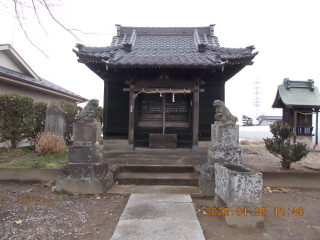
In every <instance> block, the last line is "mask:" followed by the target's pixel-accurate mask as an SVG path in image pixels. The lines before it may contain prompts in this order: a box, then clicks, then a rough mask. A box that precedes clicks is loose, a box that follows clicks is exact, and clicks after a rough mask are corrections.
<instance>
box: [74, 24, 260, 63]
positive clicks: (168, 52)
mask: <svg viewBox="0 0 320 240" xmlns="http://www.w3.org/2000/svg"><path fill="white" fill-rule="evenodd" d="M116 26H117V35H116V36H114V37H113V40H112V43H111V45H110V46H107V47H87V46H84V45H82V44H77V45H76V47H77V48H78V50H75V49H73V51H74V52H75V53H76V54H77V56H78V57H79V58H80V59H81V60H80V59H79V61H82V62H83V61H84V62H103V63H104V64H106V65H107V66H114V67H116V66H119V67H121V66H126V67H130V66H141V67H142V66H145V67H147V66H158V67H161V66H163V67H205V66H207V67H223V66H224V65H225V64H241V63H248V62H250V61H251V60H252V59H253V58H254V57H255V56H256V55H257V54H258V52H253V50H254V47H253V46H248V47H246V48H225V47H221V46H220V44H219V41H218V38H217V37H216V36H214V25H210V26H209V27H187V28H184V27H181V28H150V27H124V26H121V25H116Z"/></svg>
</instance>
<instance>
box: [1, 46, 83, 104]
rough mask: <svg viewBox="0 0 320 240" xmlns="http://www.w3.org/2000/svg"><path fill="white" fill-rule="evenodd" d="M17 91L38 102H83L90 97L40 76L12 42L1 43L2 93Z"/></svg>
mask: <svg viewBox="0 0 320 240" xmlns="http://www.w3.org/2000/svg"><path fill="white" fill-rule="evenodd" d="M11 92H15V93H18V94H20V95H24V96H29V97H32V98H33V99H34V101H36V102H40V101H42V102H46V103H49V102H50V101H56V100H59V99H64V100H66V101H68V102H71V103H74V104H76V103H82V102H86V101H88V99H86V98H84V97H82V96H80V95H78V94H76V93H73V92H71V91H69V90H67V89H65V88H63V87H60V86H58V85H56V84H54V83H52V82H50V81H48V80H45V79H43V78H41V77H39V76H38V75H37V74H36V73H35V72H34V71H33V70H32V69H31V67H30V66H29V65H28V64H27V63H26V62H25V61H24V60H23V59H22V57H21V56H20V55H19V54H18V53H17V52H16V51H15V50H14V48H13V47H12V46H11V45H10V44H0V94H5V93H11Z"/></svg>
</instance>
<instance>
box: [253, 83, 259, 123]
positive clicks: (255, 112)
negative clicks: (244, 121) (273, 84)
mask: <svg viewBox="0 0 320 240" xmlns="http://www.w3.org/2000/svg"><path fill="white" fill-rule="evenodd" d="M253 84H254V87H253V90H254V92H253V111H252V112H253V113H252V117H253V118H254V121H253V123H256V122H257V118H258V117H259V116H260V106H261V98H260V94H261V92H260V84H261V82H260V81H259V79H258V78H257V79H256V81H255V82H254V83H253Z"/></svg>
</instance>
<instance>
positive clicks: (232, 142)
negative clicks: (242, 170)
mask: <svg viewBox="0 0 320 240" xmlns="http://www.w3.org/2000/svg"><path fill="white" fill-rule="evenodd" d="M211 145H212V146H211V147H209V149H208V162H209V163H210V164H211V165H214V164H215V163H221V164H222V163H224V162H227V163H234V164H242V150H241V149H240V148H239V125H235V124H232V123H229V124H212V125H211Z"/></svg>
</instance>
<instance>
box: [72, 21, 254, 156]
mask: <svg viewBox="0 0 320 240" xmlns="http://www.w3.org/2000/svg"><path fill="white" fill-rule="evenodd" d="M116 28H117V35H116V36H114V37H113V39H112V42H111V45H110V46H107V47H87V46H84V45H82V44H77V45H76V47H77V49H78V50H75V49H74V50H73V51H74V52H75V53H76V55H77V56H78V62H79V63H83V64H85V65H86V66H87V67H88V68H89V69H91V70H92V71H93V72H94V73H95V74H97V75H98V76H99V77H100V78H101V79H102V80H103V81H104V103H103V106H104V121H103V139H104V142H108V141H112V140H121V139H122V140H126V141H127V149H128V150H134V148H135V147H143V146H145V147H148V146H149V147H150V148H152V147H155V148H161V147H170V148H174V147H188V148H191V149H192V151H198V150H199V141H210V140H211V124H213V123H214V115H215V109H214V107H213V102H214V101H215V100H221V101H225V83H226V81H228V80H229V79H230V78H232V77H233V76H234V75H235V74H237V73H238V72H239V71H241V70H242V69H243V68H244V67H245V66H247V65H252V64H253V62H252V59H253V58H254V57H255V56H256V55H257V54H258V52H253V50H254V47H253V46H248V47H245V48H226V47H220V44H219V41H218V38H217V36H215V35H214V25H210V26H208V27H176V28H173V27H170V28H164V27H159V28H153V27H124V26H121V25H116ZM239 106H240V105H239Z"/></svg>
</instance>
